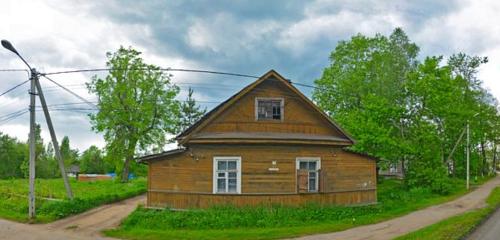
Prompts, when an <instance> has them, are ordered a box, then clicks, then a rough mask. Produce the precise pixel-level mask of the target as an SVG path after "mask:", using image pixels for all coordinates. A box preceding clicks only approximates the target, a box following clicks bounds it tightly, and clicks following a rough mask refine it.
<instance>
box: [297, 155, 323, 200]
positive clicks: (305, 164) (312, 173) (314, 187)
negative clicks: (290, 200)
mask: <svg viewBox="0 0 500 240" xmlns="http://www.w3.org/2000/svg"><path fill="white" fill-rule="evenodd" d="M320 169H321V161H320V159H319V158H297V187H298V192H318V190H319V171H320Z"/></svg>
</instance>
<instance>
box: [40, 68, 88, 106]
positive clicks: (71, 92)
mask: <svg viewBox="0 0 500 240" xmlns="http://www.w3.org/2000/svg"><path fill="white" fill-rule="evenodd" d="M42 77H44V78H46V79H47V80H49V81H51V82H52V83H54V84H56V85H57V86H59V87H60V88H62V89H64V90H65V91H67V92H69V93H70V94H71V95H73V96H75V97H77V98H78V99H80V100H82V101H84V102H86V103H87V104H89V105H90V106H93V107H95V104H93V103H91V102H89V101H88V100H87V99H85V98H83V97H82V96H80V95H78V94H77V93H75V92H73V91H71V90H69V89H68V88H66V87H64V86H63V85H61V84H59V83H58V82H56V81H54V80H52V79H51V78H49V77H47V76H45V75H42Z"/></svg>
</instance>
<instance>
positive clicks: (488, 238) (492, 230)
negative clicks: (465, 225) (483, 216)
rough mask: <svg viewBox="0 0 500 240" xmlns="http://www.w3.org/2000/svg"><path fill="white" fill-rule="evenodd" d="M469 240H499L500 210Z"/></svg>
mask: <svg viewBox="0 0 500 240" xmlns="http://www.w3.org/2000/svg"><path fill="white" fill-rule="evenodd" d="M467 239H470V240H498V239H500V209H498V210H496V212H495V213H493V215H491V217H490V218H489V219H488V220H486V222H485V223H483V224H481V226H479V228H477V229H476V230H475V231H474V232H473V233H472V234H471V235H470V236H469V237H468V238H467Z"/></svg>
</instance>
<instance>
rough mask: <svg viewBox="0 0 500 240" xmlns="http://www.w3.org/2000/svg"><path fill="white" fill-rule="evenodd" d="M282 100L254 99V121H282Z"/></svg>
mask: <svg viewBox="0 0 500 240" xmlns="http://www.w3.org/2000/svg"><path fill="white" fill-rule="evenodd" d="M283 102H284V100H283V98H256V99H255V119H256V120H283V112H284V108H283V106H284V104H283Z"/></svg>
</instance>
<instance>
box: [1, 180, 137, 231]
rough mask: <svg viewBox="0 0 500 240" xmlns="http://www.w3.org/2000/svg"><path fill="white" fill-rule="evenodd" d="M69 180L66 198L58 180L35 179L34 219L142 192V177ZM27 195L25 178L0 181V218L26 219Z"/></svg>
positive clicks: (47, 219) (74, 211)
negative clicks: (122, 180)
mask: <svg viewBox="0 0 500 240" xmlns="http://www.w3.org/2000/svg"><path fill="white" fill-rule="evenodd" d="M70 181H71V187H72V190H73V195H74V199H73V200H68V199H66V191H65V188H64V184H63V181H62V179H36V183H35V193H36V203H35V206H36V213H37V218H36V220H35V222H51V221H54V220H57V219H60V218H64V217H67V216H70V215H74V214H77V213H81V212H84V211H86V210H88V209H91V208H94V207H97V206H99V205H102V204H106V203H111V202H116V201H119V200H122V199H126V198H130V197H132V196H136V195H139V194H142V193H144V192H146V179H145V178H138V179H134V180H132V181H130V182H129V183H125V184H122V183H119V182H115V181H112V180H103V181H96V182H78V181H76V180H74V179H71V180H70ZM27 196H28V180H27V179H8V180H0V218H5V219H10V220H14V221H18V222H27V221H28V217H27V216H28V198H27ZM43 198H49V199H55V200H47V199H43Z"/></svg>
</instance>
